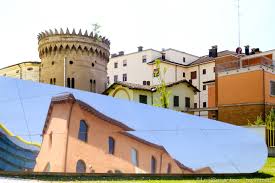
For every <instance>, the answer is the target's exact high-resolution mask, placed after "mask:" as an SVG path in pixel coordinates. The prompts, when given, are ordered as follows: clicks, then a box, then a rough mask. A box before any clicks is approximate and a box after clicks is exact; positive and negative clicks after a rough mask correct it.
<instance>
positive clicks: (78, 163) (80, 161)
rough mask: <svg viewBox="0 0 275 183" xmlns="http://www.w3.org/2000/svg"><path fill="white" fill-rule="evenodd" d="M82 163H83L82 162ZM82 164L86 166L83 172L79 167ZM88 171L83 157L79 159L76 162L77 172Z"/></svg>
mask: <svg viewBox="0 0 275 183" xmlns="http://www.w3.org/2000/svg"><path fill="white" fill-rule="evenodd" d="M80 163H81V164H80ZM80 165H83V166H84V171H83V172H82V171H79V169H78V168H79V166H80ZM86 171H87V166H86V163H85V162H84V161H83V160H82V159H80V160H78V161H77V162H76V166H75V172H76V173H86Z"/></svg>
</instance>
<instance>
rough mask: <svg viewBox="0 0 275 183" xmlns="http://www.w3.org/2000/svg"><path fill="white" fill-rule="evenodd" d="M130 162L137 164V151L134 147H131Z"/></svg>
mask: <svg viewBox="0 0 275 183" xmlns="http://www.w3.org/2000/svg"><path fill="white" fill-rule="evenodd" d="M131 162H132V164H133V165H135V166H138V152H137V150H136V149H134V148H132V149H131Z"/></svg>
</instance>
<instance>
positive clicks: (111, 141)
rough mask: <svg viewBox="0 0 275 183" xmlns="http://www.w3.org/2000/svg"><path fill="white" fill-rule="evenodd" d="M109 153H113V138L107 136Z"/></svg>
mask: <svg viewBox="0 0 275 183" xmlns="http://www.w3.org/2000/svg"><path fill="white" fill-rule="evenodd" d="M109 154H115V139H114V138H113V137H109Z"/></svg>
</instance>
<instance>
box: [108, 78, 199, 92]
mask: <svg viewBox="0 0 275 183" xmlns="http://www.w3.org/2000/svg"><path fill="white" fill-rule="evenodd" d="M180 83H186V84H187V85H188V86H190V87H192V88H193V89H194V90H195V91H196V92H200V90H199V89H198V88H197V87H195V86H194V85H192V83H190V82H189V81H187V80H186V79H183V80H179V81H176V82H169V83H167V84H166V86H167V87H172V86H174V85H177V84H180ZM116 85H121V86H124V87H127V88H129V89H135V90H145V91H151V92H155V91H156V89H157V85H152V86H148V85H139V84H134V83H128V82H115V83H113V84H112V85H111V86H109V87H108V88H107V89H106V90H105V91H104V92H103V94H107V93H108V91H109V90H110V89H112V88H114V87H115V86H116Z"/></svg>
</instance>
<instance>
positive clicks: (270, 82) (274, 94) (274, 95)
mask: <svg viewBox="0 0 275 183" xmlns="http://www.w3.org/2000/svg"><path fill="white" fill-rule="evenodd" d="M272 84H273V85H274V93H273V94H272ZM269 95H270V96H272V97H275V80H270V81H269Z"/></svg>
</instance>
